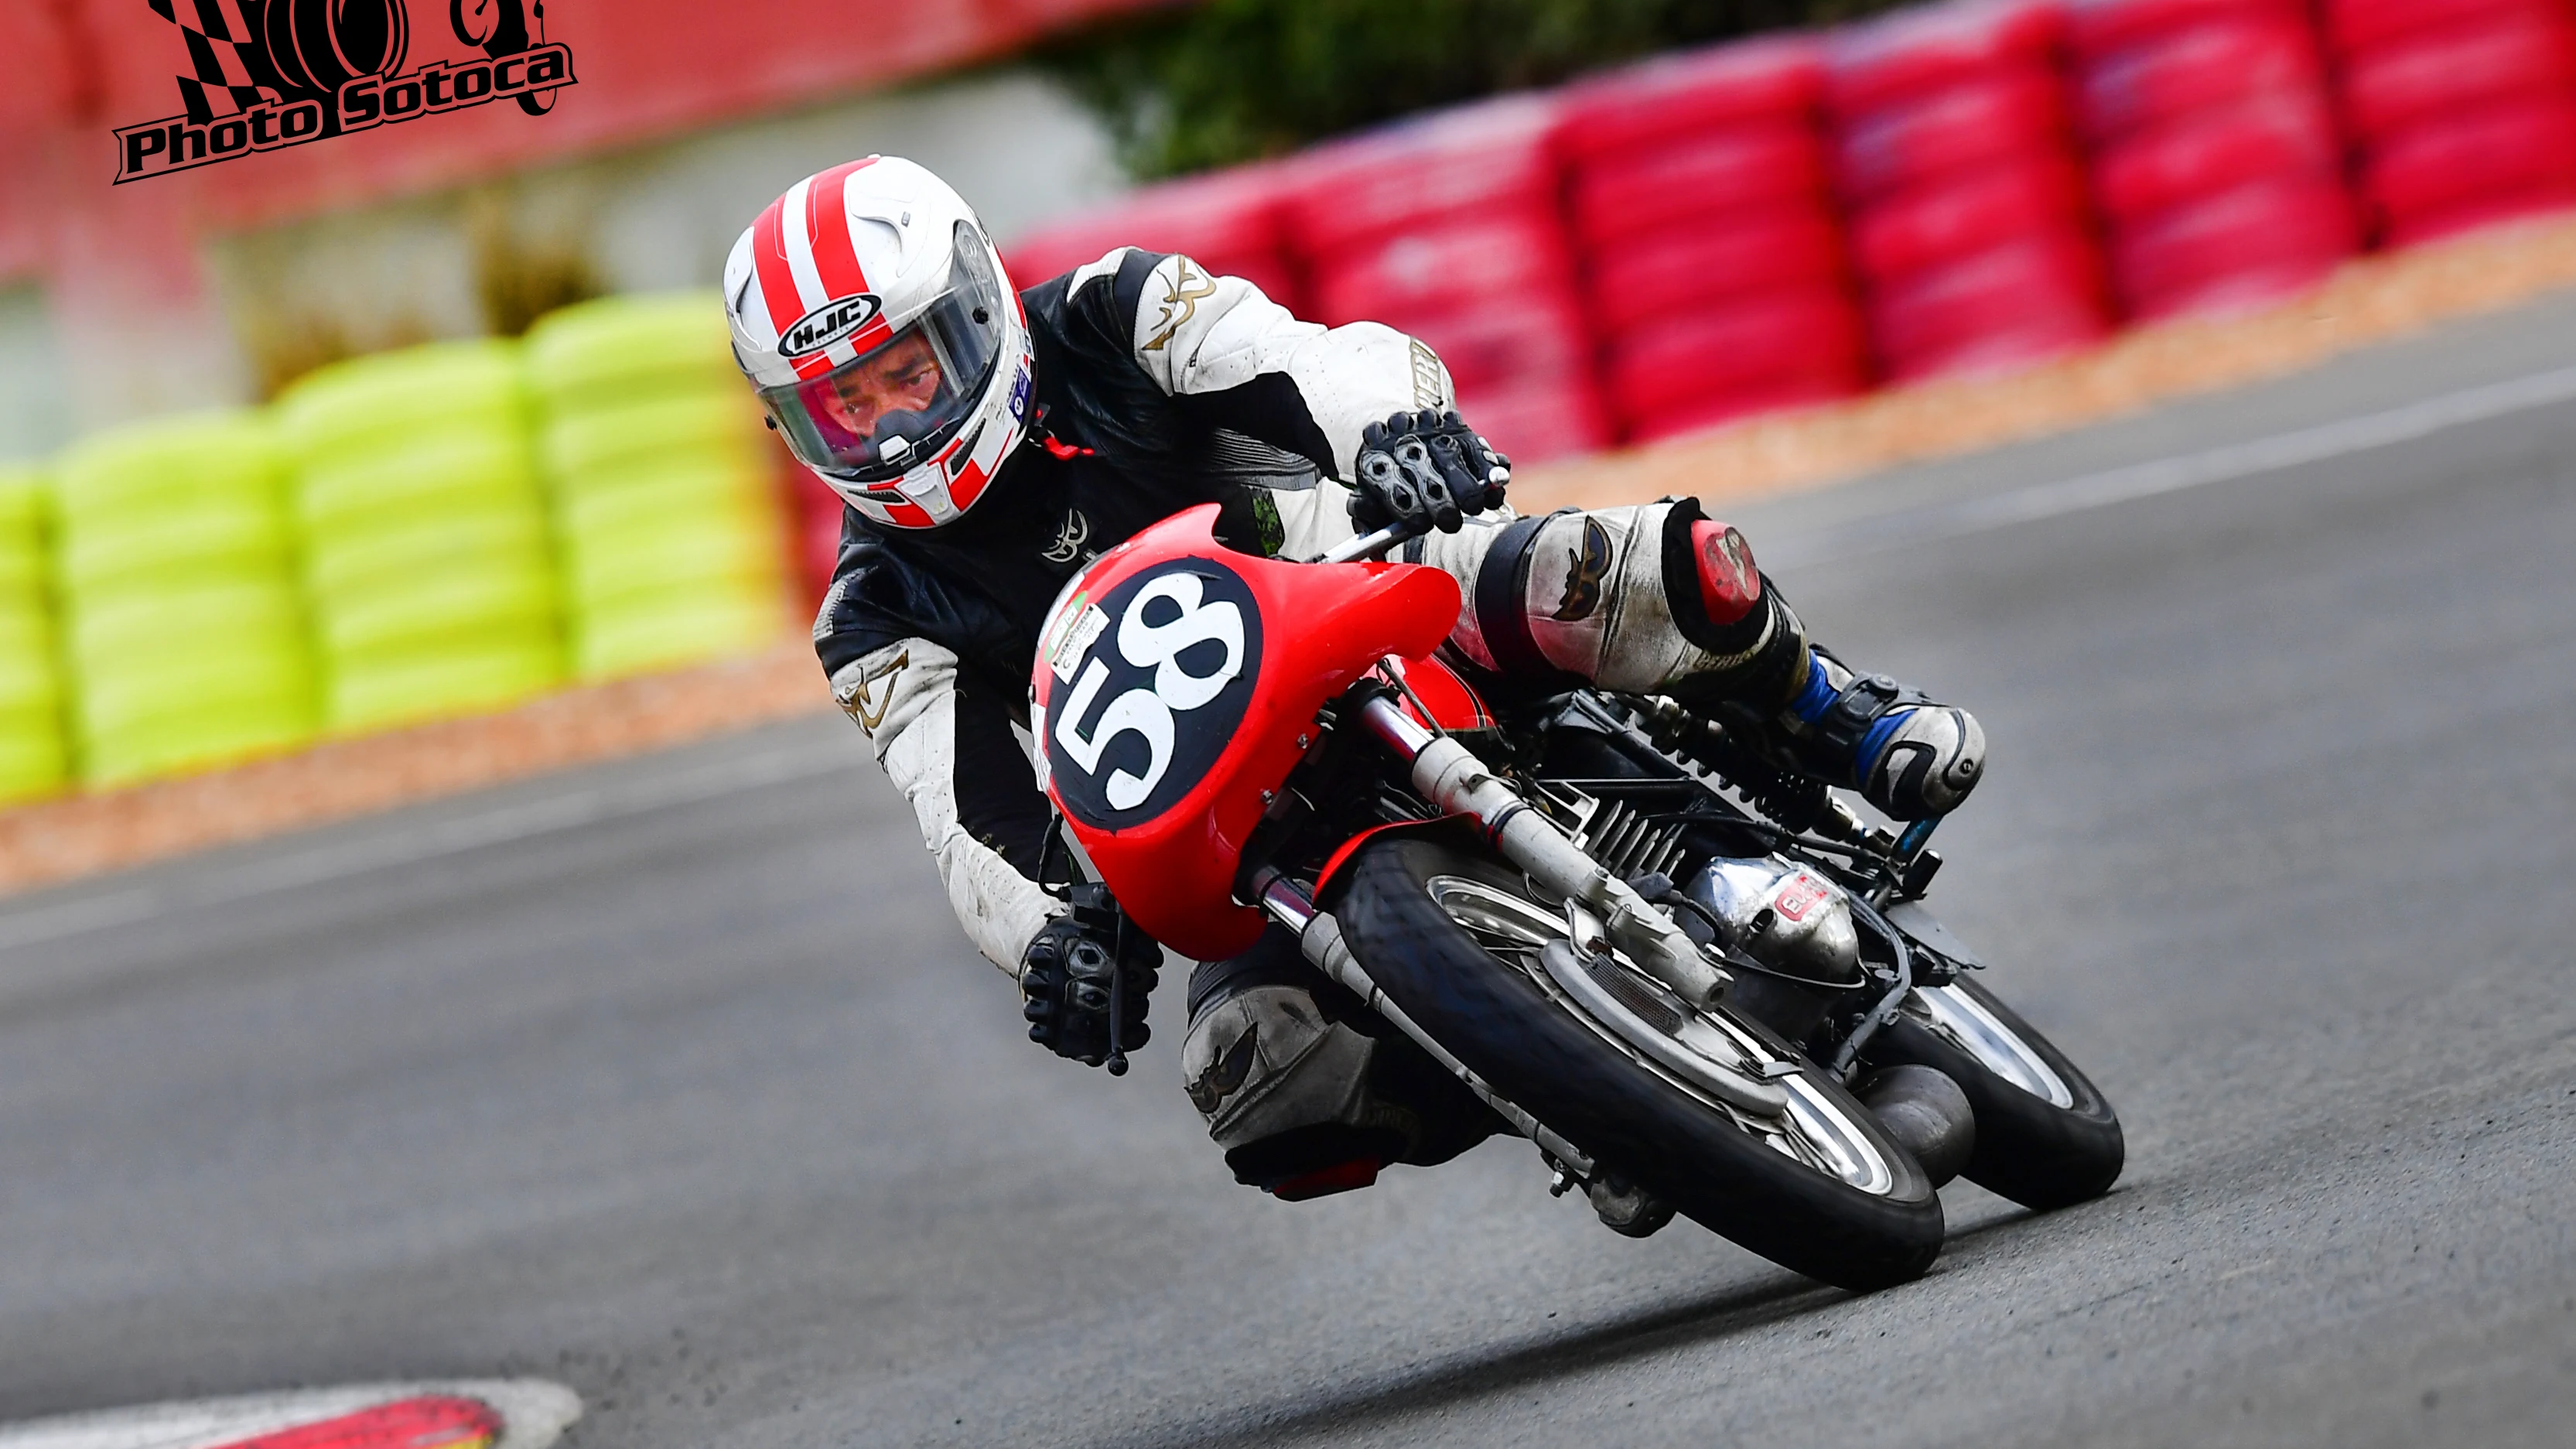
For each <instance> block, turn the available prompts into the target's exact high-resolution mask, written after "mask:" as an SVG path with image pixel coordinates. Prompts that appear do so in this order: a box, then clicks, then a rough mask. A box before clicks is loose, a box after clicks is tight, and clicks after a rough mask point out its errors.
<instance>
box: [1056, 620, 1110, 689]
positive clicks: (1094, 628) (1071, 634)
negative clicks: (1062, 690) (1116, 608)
mask: <svg viewBox="0 0 2576 1449" xmlns="http://www.w3.org/2000/svg"><path fill="white" fill-rule="evenodd" d="M1108 627H1109V616H1108V615H1107V614H1106V613H1104V612H1102V611H1101V608H1100V606H1099V605H1098V604H1094V605H1092V606H1091V607H1090V608H1088V609H1085V610H1083V611H1082V613H1081V615H1080V616H1079V617H1077V618H1076V619H1075V620H1074V621H1073V627H1072V628H1070V629H1067V630H1065V631H1064V637H1063V638H1062V639H1060V640H1058V641H1056V646H1055V647H1054V648H1053V649H1050V650H1048V651H1047V668H1049V669H1052V670H1054V671H1055V677H1056V681H1057V682H1058V683H1060V684H1071V683H1072V682H1073V670H1074V666H1075V665H1077V664H1080V663H1081V662H1082V656H1083V654H1084V653H1085V652H1086V651H1087V650H1089V649H1090V648H1091V645H1092V642H1093V641H1094V640H1097V639H1098V638H1099V637H1100V631H1101V630H1103V629H1106V628H1108Z"/></svg>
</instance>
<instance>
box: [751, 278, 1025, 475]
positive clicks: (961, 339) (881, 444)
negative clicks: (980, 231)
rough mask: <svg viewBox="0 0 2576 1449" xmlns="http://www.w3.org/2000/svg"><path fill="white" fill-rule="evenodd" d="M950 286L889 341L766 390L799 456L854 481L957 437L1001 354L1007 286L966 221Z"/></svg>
mask: <svg viewBox="0 0 2576 1449" xmlns="http://www.w3.org/2000/svg"><path fill="white" fill-rule="evenodd" d="M957 240H958V247H957V259H956V265H954V266H953V267H951V268H950V269H949V288H948V290H947V291H946V292H945V293H943V294H941V296H940V297H939V299H938V300H937V301H934V302H932V303H931V304H930V306H929V307H928V308H927V309H926V310H924V311H923V312H922V314H921V315H920V316H918V317H916V318H914V319H913V320H912V322H911V323H910V324H908V325H906V326H905V327H903V328H902V329H900V330H899V331H897V332H896V333H895V334H894V335H893V336H892V337H890V338H888V339H887V340H885V341H884V342H880V343H878V344H877V345H876V346H875V347H873V348H870V349H869V350H867V351H866V352H862V353H860V354H859V355H858V356H857V357H855V358H853V359H851V360H850V361H848V362H845V363H843V364H841V365H840V366H839V367H836V368H834V369H832V370H831V371H830V372H827V373H824V374H823V375H822V376H820V377H812V378H806V379H804V380H802V381H800V382H797V383H796V384H794V385H793V386H788V387H769V388H762V389H761V390H760V399H761V402H762V403H763V405H765V406H766V407H767V408H768V409H769V414H770V416H771V417H772V418H774V419H776V420H777V423H778V430H779V433H780V434H781V435H782V436H784V437H785V438H786V439H787V446H788V448H789V449H790V450H791V451H793V452H794V453H795V454H796V457H797V459H798V460H799V461H801V462H803V463H804V464H806V466H808V467H811V468H813V469H814V470H816V471H817V472H820V473H823V474H826V475H828V476H830V477H833V478H839V479H843V480H846V481H849V482H854V483H872V482H883V481H887V480H890V479H894V478H899V477H901V476H903V474H904V473H906V472H907V471H909V470H911V469H912V468H914V467H917V466H919V464H920V463H921V461H922V460H923V459H924V458H927V457H929V456H931V455H932V454H934V453H936V452H938V451H939V450H940V449H941V448H943V447H946V446H947V445H948V441H949V439H951V438H954V437H955V436H956V435H957V432H958V429H959V428H961V427H963V426H964V425H965V422H966V420H967V418H968V417H969V416H971V415H972V414H973V413H974V411H975V408H976V404H977V403H979V402H980V401H982V399H983V396H984V392H985V389H986V388H987V387H989V386H990V385H991V383H992V380H993V369H994V365H995V363H996V361H997V360H998V358H999V357H1000V354H1001V340H1002V314H1001V307H1000V296H999V291H1000V289H999V286H998V284H997V283H996V282H995V281H994V278H993V270H992V267H991V265H990V263H989V262H988V261H987V259H986V257H985V255H984V248H983V247H982V246H981V245H979V244H976V243H975V240H974V238H973V236H972V234H971V233H970V232H968V231H966V229H964V228H962V227H961V228H960V229H959V234H958V238H957Z"/></svg>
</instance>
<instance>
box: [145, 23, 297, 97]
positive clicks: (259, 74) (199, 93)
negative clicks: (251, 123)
mask: <svg viewBox="0 0 2576 1449" xmlns="http://www.w3.org/2000/svg"><path fill="white" fill-rule="evenodd" d="M148 3H150V5H151V6H152V9H153V12H154V13H155V14H157V15H159V16H160V17H161V18H162V19H164V20H167V21H169V22H170V23H171V24H173V25H176V26H178V27H179V34H180V35H181V36H182V37H183V38H184V39H185V40H186V41H187V45H188V64H189V67H190V68H191V69H193V70H194V71H195V72H196V74H194V75H183V76H178V77H175V78H174V79H176V80H177V82H178V84H179V98H180V101H181V102H182V104H184V105H185V106H186V108H187V112H188V120H189V121H190V122H191V123H193V124H195V125H200V126H202V125H206V124H207V123H209V122H211V121H213V120H215V119H216V118H218V117H221V116H237V115H240V114H242V113H243V112H245V111H248V110H249V109H250V108H251V107H253V106H256V105H259V104H261V103H262V102H278V101H283V100H285V99H287V96H286V83H285V80H284V78H282V77H281V76H279V75H278V73H277V67H276V66H274V65H272V64H271V63H270V62H269V58H268V46H267V45H266V43H265V42H263V41H262V40H261V38H260V30H259V20H260V13H259V12H260V0H148Z"/></svg>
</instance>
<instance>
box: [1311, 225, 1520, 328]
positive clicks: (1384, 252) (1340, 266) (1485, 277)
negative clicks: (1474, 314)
mask: <svg viewBox="0 0 2576 1449" xmlns="http://www.w3.org/2000/svg"><path fill="white" fill-rule="evenodd" d="M1555 232H1556V219H1555V217H1554V216H1552V215H1549V214H1546V213H1524V214H1522V215H1518V216H1515V215H1511V214H1509V213H1505V214H1503V215H1500V216H1492V215H1478V214H1476V213H1469V214H1468V215H1466V216H1463V217H1457V218H1454V219H1452V218H1444V219H1443V221H1442V223H1441V224H1440V225H1436V226H1425V227H1421V228H1418V229H1413V230H1407V231H1402V232H1396V233H1393V234H1391V235H1385V236H1381V237H1379V238H1377V239H1375V240H1373V241H1370V242H1367V243H1364V244H1362V245H1359V246H1356V247H1353V248H1350V249H1347V250H1344V251H1341V252H1338V253H1335V254H1333V255H1331V256H1329V257H1325V258H1322V259H1320V260H1319V261H1318V262H1317V263H1316V264H1315V269H1314V271H1313V272H1312V274H1311V283H1312V290H1313V294H1314V299H1315V312H1316V314H1317V315H1318V316H1319V317H1321V318H1323V319H1325V320H1328V321H1333V322H1355V321H1359V320H1362V319H1374V320H1378V321H1385V320H1388V319H1390V318H1396V317H1409V316H1414V315H1417V314H1420V313H1423V312H1447V311H1454V310H1457V309H1458V308H1461V307H1465V306H1471V305H1475V304H1476V303H1478V302H1480V301H1482V300H1484V299H1487V298H1496V297H1513V296H1520V295H1525V294H1528V293H1531V292H1534V291H1544V290H1547V289H1549V288H1552V287H1562V286H1564V285H1565V284H1566V280H1567V278H1568V276H1569V274H1570V271H1571V268H1570V265H1569V263H1568V261H1567V259H1566V257H1565V254H1564V248H1563V243H1562V241H1561V240H1560V239H1559V238H1558V237H1557V235H1556V234H1555Z"/></svg>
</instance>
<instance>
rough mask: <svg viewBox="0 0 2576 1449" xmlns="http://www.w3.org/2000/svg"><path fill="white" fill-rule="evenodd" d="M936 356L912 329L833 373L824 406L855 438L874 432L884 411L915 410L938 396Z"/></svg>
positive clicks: (867, 436)
mask: <svg viewBox="0 0 2576 1449" xmlns="http://www.w3.org/2000/svg"><path fill="white" fill-rule="evenodd" d="M939 383H940V373H939V357H938V354H936V353H934V352H932V351H931V350H930V339H929V338H927V337H924V336H922V335H921V334H920V333H918V332H915V333H913V334H911V335H910V336H908V337H905V338H903V339H901V340H900V341H897V342H895V343H893V344H892V345H890V346H888V347H886V348H885V349H884V350H882V351H880V352H878V353H876V354H875V355H874V356H871V357H869V358H866V359H865V360H863V361H861V362H860V363H859V364H858V365H857V366H855V367H852V368H849V369H847V370H845V371H843V372H842V373H840V374H839V375H838V376H836V377H834V378H833V379H832V381H831V385H830V386H829V387H828V388H826V389H825V390H824V394H823V398H822V402H823V408H824V411H825V412H827V413H829V414H830V415H831V418H832V421H833V422H835V423H838V424H840V425H841V426H842V427H844V428H846V429H848V430H849V432H850V435H851V436H852V437H856V438H873V437H875V436H876V431H877V423H878V422H879V421H880V420H881V419H883V418H884V417H885V416H886V415H887V414H888V413H898V412H907V413H917V412H921V411H923V410H925V409H927V408H928V407H929V406H930V404H931V403H932V402H933V401H935V400H936V399H937V398H938V396H939Z"/></svg>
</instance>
